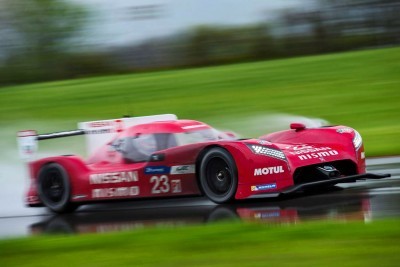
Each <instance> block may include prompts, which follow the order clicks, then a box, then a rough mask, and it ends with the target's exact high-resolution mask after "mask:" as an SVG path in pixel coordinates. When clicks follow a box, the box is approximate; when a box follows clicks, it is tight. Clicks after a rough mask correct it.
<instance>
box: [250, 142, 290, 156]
mask: <svg viewBox="0 0 400 267" xmlns="http://www.w3.org/2000/svg"><path fill="white" fill-rule="evenodd" d="M247 146H248V147H249V148H250V150H251V151H252V152H253V153H254V154H257V155H263V156H270V157H273V158H277V159H281V160H286V156H285V154H284V153H283V152H282V151H280V150H277V149H273V148H269V147H266V146H260V145H247Z"/></svg>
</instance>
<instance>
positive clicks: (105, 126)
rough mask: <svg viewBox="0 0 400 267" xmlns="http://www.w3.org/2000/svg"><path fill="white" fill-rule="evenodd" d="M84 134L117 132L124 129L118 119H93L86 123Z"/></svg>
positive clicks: (122, 123)
mask: <svg viewBox="0 0 400 267" xmlns="http://www.w3.org/2000/svg"><path fill="white" fill-rule="evenodd" d="M86 127H87V128H90V129H86V130H85V133H86V134H108V133H119V132H122V131H123V130H124V122H123V121H122V120H120V119H118V120H107V121H93V122H88V123H87V124H86Z"/></svg>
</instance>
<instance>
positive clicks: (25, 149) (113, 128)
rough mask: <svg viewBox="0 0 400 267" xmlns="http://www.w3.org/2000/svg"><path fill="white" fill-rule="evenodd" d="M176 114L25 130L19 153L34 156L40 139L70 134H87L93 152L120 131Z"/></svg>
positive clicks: (167, 119) (163, 119)
mask: <svg viewBox="0 0 400 267" xmlns="http://www.w3.org/2000/svg"><path fill="white" fill-rule="evenodd" d="M177 119H178V118H177V116H176V115H174V114H161V115H152V116H142V117H129V118H121V119H111V120H100V121H89V122H79V123H78V129H77V130H71V131H62V132H54V133H47V134H37V132H36V131H35V130H24V131H19V132H18V133H17V143H18V148H19V155H20V157H21V158H22V159H25V160H27V159H30V158H32V157H33V156H34V155H35V153H36V152H37V150H38V147H39V146H38V141H42V140H47V139H53V138H61V137H68V136H77V135H85V140H86V150H87V153H88V155H90V154H92V153H93V152H94V151H96V150H97V149H98V148H100V147H101V146H103V145H105V144H107V143H108V142H110V141H111V140H112V139H113V138H114V137H115V136H116V135H117V134H118V133H120V132H122V131H124V130H125V129H127V128H129V127H132V126H135V125H138V124H143V123H150V122H155V121H170V120H177Z"/></svg>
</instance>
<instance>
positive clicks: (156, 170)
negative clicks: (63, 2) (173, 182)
mask: <svg viewBox="0 0 400 267" xmlns="http://www.w3.org/2000/svg"><path fill="white" fill-rule="evenodd" d="M144 173H145V174H168V173H169V167H167V166H151V167H146V168H144Z"/></svg>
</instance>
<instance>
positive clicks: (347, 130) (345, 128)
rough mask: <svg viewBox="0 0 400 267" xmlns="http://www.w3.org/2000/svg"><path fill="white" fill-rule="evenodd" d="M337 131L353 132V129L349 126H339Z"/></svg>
mask: <svg viewBox="0 0 400 267" xmlns="http://www.w3.org/2000/svg"><path fill="white" fill-rule="evenodd" d="M336 132H338V133H341V134H342V133H352V132H353V129H351V128H349V127H344V128H339V129H337V130H336Z"/></svg>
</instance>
